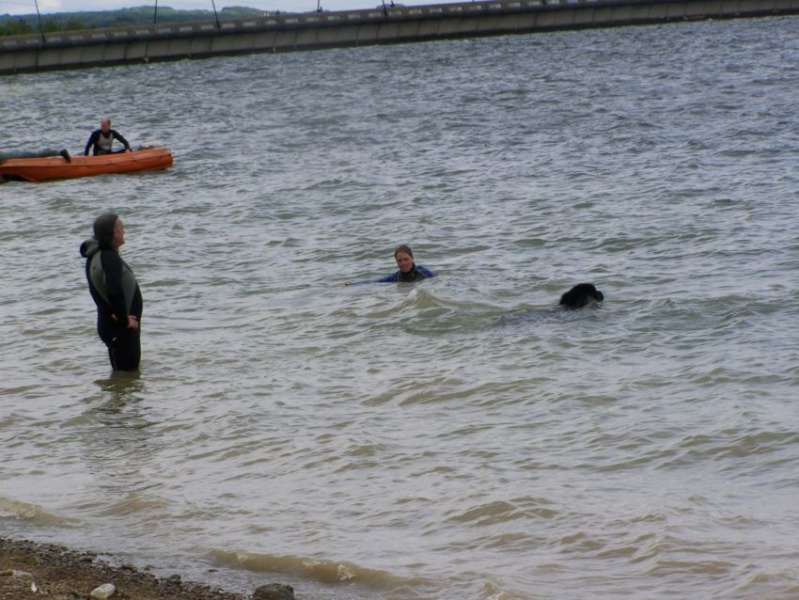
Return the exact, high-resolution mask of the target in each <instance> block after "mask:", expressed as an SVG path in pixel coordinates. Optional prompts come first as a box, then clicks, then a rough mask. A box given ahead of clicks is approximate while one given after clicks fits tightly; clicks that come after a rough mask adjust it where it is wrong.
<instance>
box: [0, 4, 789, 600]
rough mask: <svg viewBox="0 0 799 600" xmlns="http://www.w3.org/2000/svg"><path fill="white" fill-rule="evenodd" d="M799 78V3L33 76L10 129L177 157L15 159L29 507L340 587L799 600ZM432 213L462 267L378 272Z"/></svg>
mask: <svg viewBox="0 0 799 600" xmlns="http://www.w3.org/2000/svg"><path fill="white" fill-rule="evenodd" d="M797 86H799V19H797V18H780V19H759V20H738V21H726V22H701V23H686V24H675V25H667V26H657V27H641V28H620V29H608V30H596V31H582V32H564V33H555V34H545V35H525V36H518V37H497V38H486V39H473V40H462V41H445V42H438V43H425V44H409V45H399V46H386V47H365V48H355V49H344V50H331V51H323V52H310V53H297V54H282V55H258V56H245V57H235V58H221V59H213V60H205V61H184V62H177V63H167V64H150V65H141V66H133V67H121V68H105V69H95V70H84V71H71V72H62V73H45V74H33V75H22V76H17V77H7V78H4V79H3V80H2V81H0V104H1V105H2V107H3V109H2V114H3V118H2V123H3V145H4V148H3V149H4V150H21V149H26V148H27V149H40V148H44V147H56V148H61V147H67V148H69V150H70V151H71V152H73V153H80V152H82V149H83V145H84V144H85V142H86V140H87V138H88V136H89V133H90V132H91V130H92V129H94V128H95V127H96V126H97V123H98V121H99V118H100V117H101V116H102V115H104V114H109V115H110V116H111V117H112V118H113V126H114V127H115V128H117V129H118V130H119V131H120V132H121V133H123V135H125V136H126V137H127V138H128V140H130V141H131V143H132V144H133V145H134V146H135V145H138V144H140V143H142V142H146V141H160V142H161V143H163V144H166V145H168V146H169V147H170V148H171V149H172V150H173V152H174V154H175V165H174V167H173V168H172V169H171V170H169V171H165V172H159V173H149V174H138V175H129V176H106V177H98V178H93V179H82V180H72V181H63V182H54V183H47V184H25V183H17V182H12V183H8V184H4V185H2V186H0V261H1V262H0V264H1V265H2V272H3V275H2V280H3V286H2V292H1V293H0V313H1V314H2V319H0V339H2V342H1V344H2V383H1V384H0V441H1V442H2V449H3V460H2V461H0V534H3V535H10V536H25V537H29V538H32V539H36V540H40V541H45V542H57V543H63V544H67V545H70V546H73V547H75V548H78V549H92V550H98V551H102V552H108V553H113V554H115V555H117V556H118V557H120V558H121V559H123V560H126V561H129V562H132V563H134V564H137V565H139V566H146V565H153V566H154V567H155V568H156V570H157V571H158V572H159V573H160V572H163V573H166V574H169V573H172V572H180V573H182V574H184V576H189V577H193V578H196V579H202V580H207V581H210V582H212V583H214V584H218V585H223V586H225V587H227V588H229V589H232V590H236V591H242V592H249V591H251V590H252V589H253V587H254V586H255V585H258V584H263V583H268V582H273V581H277V582H283V583H290V584H291V585H293V586H294V587H295V592H296V594H297V597H298V599H302V600H327V599H330V600H342V599H348V598H352V599H359V600H360V599H365V600H378V599H380V600H428V599H429V600H463V599H479V600H533V599H535V600H540V599H562V598H575V599H577V598H581V599H582V598H589V597H590V598H608V599H618V598H624V597H626V598H666V597H668V598H673V597H677V598H689V597H690V598H736V599H740V598H751V599H762V598H770V599H778V598H785V599H788V598H796V597H797V596H799V542H797V535H796V523H797V521H799V471H797V468H796V465H797V460H799V416H797V399H799V360H798V359H799V349H798V348H797V340H799V303H797V299H796V295H797V288H799V269H797V252H799V233H797V232H799V177H797V167H796V165H797V152H798V151H799V121H797V113H796V100H797ZM105 210H113V211H115V212H118V213H119V214H120V215H121V216H122V218H123V219H124V221H125V223H126V226H127V240H128V241H127V244H126V245H125V246H124V248H123V249H122V255H123V257H124V258H125V259H126V260H127V262H128V263H129V264H130V265H131V266H132V268H133V269H134V270H135V272H136V274H137V277H138V279H139V281H140V284H141V287H142V291H143V294H144V300H145V313H144V319H143V361H142V368H141V373H140V374H139V375H138V376H136V375H130V374H128V375H112V374H111V372H110V368H109V365H108V361H107V356H106V352H105V348H104V346H103V345H102V343H101V342H100V340H99V339H98V338H97V334H96V331H95V328H94V321H95V312H94V305H93V304H92V301H91V299H90V297H89V294H88V291H87V289H86V284H85V281H84V274H83V261H82V260H81V259H80V258H79V255H78V246H79V244H80V243H81V241H83V240H84V239H85V238H87V237H89V236H90V234H91V224H92V221H93V220H94V218H95V217H96V216H97V215H98V214H100V213H101V212H103V211H105ZM399 243H408V244H410V245H411V247H412V248H413V249H414V252H415V255H416V260H417V262H418V263H419V264H422V265H425V266H427V267H428V268H431V269H433V270H434V271H436V272H437V273H438V275H439V277H437V278H436V279H433V280H427V281H424V282H421V283H419V284H416V285H397V284H369V285H358V286H344V285H342V284H343V283H344V282H347V281H353V280H361V279H370V278H378V277H382V276H384V275H387V274H389V273H391V272H393V271H394V270H395V269H396V267H395V265H394V262H393V256H392V253H393V248H394V246H395V245H396V244H399ZM584 281H590V282H594V283H595V284H596V285H597V287H599V288H600V289H601V290H602V291H603V292H604V294H605V298H606V299H605V302H604V303H603V304H602V305H601V306H599V307H595V308H589V309H586V310H582V311H573V312H565V311H558V310H557V309H556V304H557V300H558V298H559V296H560V294H561V293H563V292H564V291H566V290H567V289H568V288H569V287H571V286H572V285H574V284H576V283H580V282H584Z"/></svg>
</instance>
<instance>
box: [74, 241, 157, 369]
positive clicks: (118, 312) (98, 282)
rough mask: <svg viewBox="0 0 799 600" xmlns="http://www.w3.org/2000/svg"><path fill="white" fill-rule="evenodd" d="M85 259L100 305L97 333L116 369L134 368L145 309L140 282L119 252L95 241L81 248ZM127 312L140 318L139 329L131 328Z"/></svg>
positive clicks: (139, 347) (92, 290)
mask: <svg viewBox="0 0 799 600" xmlns="http://www.w3.org/2000/svg"><path fill="white" fill-rule="evenodd" d="M80 253H81V256H83V257H85V258H86V279H87V280H88V282H89V292H90V293H91V295H92V299H94V303H95V304H96V305H97V333H98V335H99V336H100V339H101V340H103V343H104V344H105V345H106V346H107V347H108V358H109V360H110V361H111V367H112V368H113V369H114V370H115V371H135V370H137V369H138V368H139V362H140V361H141V316H142V309H143V308H144V301H143V299H142V295H141V290H140V289H139V284H138V282H137V281H136V277H135V276H134V275H133V271H132V270H131V268H130V267H129V266H128V264H127V263H126V262H125V261H124V260H122V257H121V256H119V253H118V252H116V251H115V250H112V249H110V248H103V249H101V248H100V246H99V244H98V243H97V242H96V241H95V240H87V241H86V242H84V243H83V244H82V245H81V247H80ZM128 315H132V316H134V317H136V319H137V320H138V321H139V327H138V329H132V328H130V327H128V326H127V325H128Z"/></svg>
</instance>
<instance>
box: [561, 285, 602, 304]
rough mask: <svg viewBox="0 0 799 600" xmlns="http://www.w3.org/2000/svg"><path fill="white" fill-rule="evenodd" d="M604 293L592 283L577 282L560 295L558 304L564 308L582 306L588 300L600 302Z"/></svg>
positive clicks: (587, 302) (588, 301)
mask: <svg viewBox="0 0 799 600" xmlns="http://www.w3.org/2000/svg"><path fill="white" fill-rule="evenodd" d="M604 299H605V295H604V294H603V293H602V292H600V291H599V290H598V289H596V287H594V284H593V283H578V284H577V285H575V286H574V287H573V288H572V289H570V290H569V291H568V292H566V293H565V294H563V295H562V296H561V297H560V302H559V303H558V304H559V305H560V306H562V307H564V308H570V309H575V308H582V307H583V306H585V305H586V304H589V303H590V302H602V301H603V300H604Z"/></svg>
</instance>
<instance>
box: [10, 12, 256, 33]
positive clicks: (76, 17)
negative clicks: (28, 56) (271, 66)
mask: <svg viewBox="0 0 799 600" xmlns="http://www.w3.org/2000/svg"><path fill="white" fill-rule="evenodd" d="M263 14H264V11H262V10H258V9H255V8H247V7H243V6H232V7H227V8H223V9H222V10H219V11H217V15H218V16H219V19H220V20H223V19H247V18H252V17H260V16H261V15H263ZM154 16H156V17H157V22H158V23H192V22H196V21H213V20H214V11H212V10H175V9H173V8H169V7H161V6H159V7H158V12H157V14H156V13H155V10H154V6H137V7H134V8H123V9H120V10H106V11H86V12H70V13H54V14H48V15H42V29H44V31H45V33H47V32H53V31H64V30H78V29H100V28H104V27H129V26H137V25H152V24H153V17H154ZM38 31H39V17H38V16H37V15H36V14H35V13H34V14H30V15H19V16H11V15H0V35H20V34H24V33H37V32H38Z"/></svg>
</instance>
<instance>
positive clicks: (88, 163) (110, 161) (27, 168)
mask: <svg viewBox="0 0 799 600" xmlns="http://www.w3.org/2000/svg"><path fill="white" fill-rule="evenodd" d="M171 166H172V152H170V151H169V149H167V148H164V147H163V146H154V147H151V148H142V149H140V150H134V151H133V152H120V153H115V154H105V155H102V156H73V157H71V158H70V159H67V158H66V157H64V156H48V157H46V158H8V159H6V160H4V161H2V162H0V181H14V180H16V181H33V182H40V181H53V180H56V179H74V178H75V177H93V176H95V175H107V174H109V173H134V172H136V171H157V170H161V169H168V168H169V167H171Z"/></svg>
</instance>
